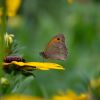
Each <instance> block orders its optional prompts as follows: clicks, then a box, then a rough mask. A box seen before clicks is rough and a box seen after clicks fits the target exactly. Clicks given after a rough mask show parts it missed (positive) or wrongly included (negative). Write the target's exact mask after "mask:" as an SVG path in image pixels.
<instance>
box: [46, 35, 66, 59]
mask: <svg viewBox="0 0 100 100" xmlns="http://www.w3.org/2000/svg"><path fill="white" fill-rule="evenodd" d="M44 57H45V58H48V59H56V60H65V58H66V57H67V48H66V45H65V37H64V35H63V34H58V35H56V36H55V37H53V38H52V40H51V41H50V42H49V43H48V45H47V47H46V49H45V50H44Z"/></svg>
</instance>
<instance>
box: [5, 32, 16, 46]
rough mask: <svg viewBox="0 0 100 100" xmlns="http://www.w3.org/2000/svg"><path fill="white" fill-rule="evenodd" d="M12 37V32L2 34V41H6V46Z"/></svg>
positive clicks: (11, 41)
mask: <svg viewBox="0 0 100 100" xmlns="http://www.w3.org/2000/svg"><path fill="white" fill-rule="evenodd" d="M13 38H14V35H13V34H8V33H7V32H6V34H5V35H4V41H5V43H6V45H7V46H9V44H12V43H13Z"/></svg>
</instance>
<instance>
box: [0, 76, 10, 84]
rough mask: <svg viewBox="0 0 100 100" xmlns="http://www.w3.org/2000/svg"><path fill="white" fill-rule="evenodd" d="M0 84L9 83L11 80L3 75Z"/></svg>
mask: <svg viewBox="0 0 100 100" xmlns="http://www.w3.org/2000/svg"><path fill="white" fill-rule="evenodd" d="M0 84H2V85H8V84H9V81H8V80H7V79H6V78H5V77H1V78H0Z"/></svg>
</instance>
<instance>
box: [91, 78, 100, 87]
mask: <svg viewBox="0 0 100 100" xmlns="http://www.w3.org/2000/svg"><path fill="white" fill-rule="evenodd" d="M90 85H91V87H93V88H98V87H99V88H100V78H98V79H95V80H91V82H90Z"/></svg>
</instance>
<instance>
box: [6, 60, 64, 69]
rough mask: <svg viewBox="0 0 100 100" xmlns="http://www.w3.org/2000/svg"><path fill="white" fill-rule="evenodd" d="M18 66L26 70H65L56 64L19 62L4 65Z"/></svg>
mask: <svg viewBox="0 0 100 100" xmlns="http://www.w3.org/2000/svg"><path fill="white" fill-rule="evenodd" d="M11 64H14V65H17V67H18V68H19V69H26V70H33V69H38V70H49V69H60V70H64V68H63V67H62V66H61V65H59V64H56V63H49V62H17V61H12V62H11V63H4V65H11Z"/></svg>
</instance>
